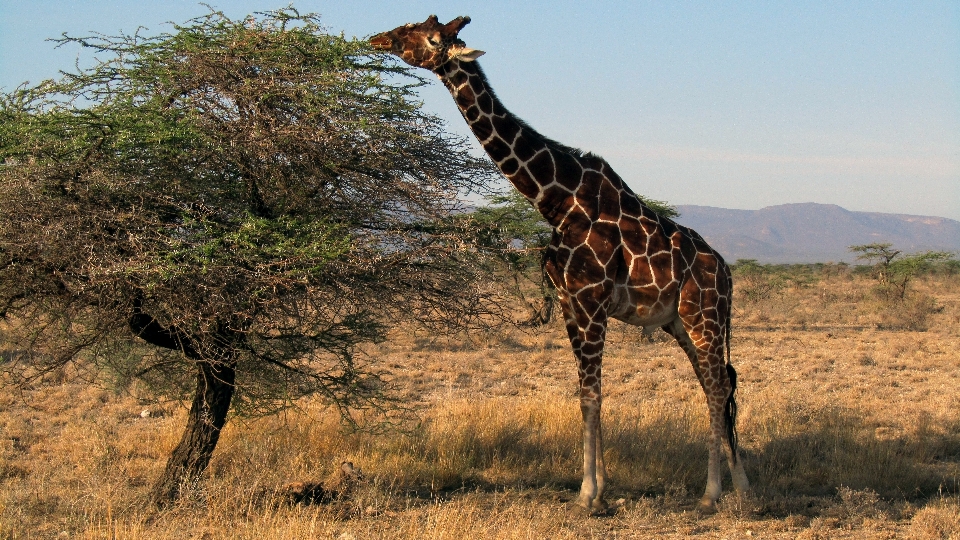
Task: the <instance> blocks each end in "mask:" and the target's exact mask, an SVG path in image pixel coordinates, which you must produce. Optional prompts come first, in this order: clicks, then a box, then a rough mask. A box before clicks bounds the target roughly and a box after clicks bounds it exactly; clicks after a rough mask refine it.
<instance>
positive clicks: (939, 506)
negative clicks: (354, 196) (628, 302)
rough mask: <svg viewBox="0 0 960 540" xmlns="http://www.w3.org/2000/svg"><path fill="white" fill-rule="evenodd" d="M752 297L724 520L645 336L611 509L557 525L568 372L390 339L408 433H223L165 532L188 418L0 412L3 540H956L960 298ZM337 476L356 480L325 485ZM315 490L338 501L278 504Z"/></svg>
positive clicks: (536, 341)
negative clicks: (703, 503) (740, 493)
mask: <svg viewBox="0 0 960 540" xmlns="http://www.w3.org/2000/svg"><path fill="white" fill-rule="evenodd" d="M751 279H752V280H751ZM751 279H743V280H741V282H740V285H739V287H740V289H739V292H740V296H739V297H738V300H737V302H736V306H737V309H736V312H735V317H734V332H733V342H732V343H733V347H732V349H733V361H734V363H735V365H736V367H737V370H738V372H739V374H740V390H739V403H740V416H739V427H740V441H741V447H742V454H743V459H744V460H745V465H746V470H747V474H748V476H749V477H750V479H751V481H752V483H753V486H754V492H753V494H752V495H751V496H749V497H746V498H743V499H740V498H738V497H737V496H735V495H733V494H732V493H730V492H729V489H730V486H729V478H727V479H726V482H727V484H726V485H725V489H727V490H728V491H727V492H726V493H725V496H724V498H722V499H721V501H720V504H719V511H718V513H716V514H714V515H700V514H698V513H697V512H696V511H695V504H696V502H697V499H698V498H699V496H700V494H701V493H702V489H703V487H704V482H705V477H706V462H707V452H706V441H705V433H706V414H705V409H706V407H705V404H704V398H703V395H702V393H701V391H700V389H699V387H698V385H697V382H696V380H695V378H694V375H693V371H692V369H691V368H690V366H689V363H688V361H687V359H686V358H685V357H684V356H683V354H682V352H681V351H680V349H679V347H677V346H676V345H675V344H674V343H673V342H671V341H670V340H669V339H668V338H667V337H666V336H665V335H663V334H662V333H660V332H658V333H655V334H653V335H652V336H644V335H643V334H642V333H641V332H640V330H639V329H636V328H632V327H627V326H624V325H620V324H619V323H615V324H613V326H612V327H611V329H610V332H609V336H608V343H609V345H608V349H607V353H606V357H605V363H604V367H605V369H604V371H605V373H604V383H605V385H604V390H605V395H606V399H605V402H604V412H603V414H604V423H605V424H604V428H605V439H606V457H607V462H608V467H609V474H610V477H611V484H612V487H611V488H610V491H609V493H608V495H609V499H610V500H611V501H615V500H618V499H624V502H623V503H622V506H620V507H619V509H618V511H617V512H616V513H615V514H614V515H612V516H610V517H599V518H598V517H584V516H583V515H582V514H581V513H579V512H577V511H575V510H574V509H573V508H572V505H573V503H572V501H573V500H574V499H575V497H576V490H577V488H578V486H579V471H580V467H581V465H580V459H581V458H580V449H579V444H580V419H579V408H578V406H577V399H576V396H575V393H574V390H575V387H576V381H575V378H576V370H575V369H574V366H573V357H572V354H571V353H570V352H569V348H568V344H567V340H566V337H565V335H564V331H563V329H562V327H561V325H560V324H559V323H557V322H554V323H551V324H550V325H549V326H547V327H545V328H541V329H537V330H520V329H513V330H510V331H508V332H503V333H497V334H488V335H474V336H470V337H461V338H458V339H433V338H432V337H431V336H430V335H427V334H422V333H416V332H409V331H408V332H404V331H397V332H395V334H394V335H393V337H392V338H391V339H390V340H388V341H387V342H385V343H383V344H382V345H380V346H378V347H376V348H372V349H371V350H369V351H368V352H369V358H370V359H371V360H375V361H376V362H377V364H378V365H380V366H381V367H382V368H383V369H385V370H387V371H388V372H389V373H390V376H391V378H392V379H393V381H394V382H395V383H396V387H397V389H398V392H399V393H400V394H401V396H402V397H403V398H404V399H405V400H406V401H407V403H408V404H409V405H411V406H415V407H416V414H417V417H418V418H419V421H416V422H408V423H407V424H405V425H403V426H402V428H401V429H396V430H386V431H383V432H380V433H373V432H351V431H349V430H347V429H345V428H344V427H343V426H341V424H340V422H339V420H338V417H337V415H336V413H335V412H334V411H331V410H325V409H323V408H322V407H320V405H319V404H314V403H304V404H303V406H302V410H289V411H286V412H284V413H282V414H278V415H275V416H271V417H267V418H262V419H257V420H242V419H234V420H232V421H231V422H230V423H229V424H228V427H227V429H226V430H225V433H224V435H223V437H222V438H221V442H220V445H219V446H218V448H217V451H216V453H215V455H214V460H213V462H212V464H211V466H210V469H209V470H208V474H207V477H206V480H205V481H204V482H202V483H201V484H199V485H198V486H195V487H194V488H193V490H192V491H191V492H190V493H189V496H188V497H186V498H185V499H184V500H183V501H182V502H181V503H179V504H178V505H177V506H175V507H173V508H170V509H167V510H163V511H159V510H155V509H153V508H152V507H150V506H149V505H148V504H147V502H146V501H147V495H148V492H149V488H150V484H151V482H152V481H153V480H154V479H155V478H157V477H158V476H159V474H160V472H161V470H162V468H163V465H164V464H165V460H166V458H167V456H168V454H169V452H170V450H171V449H172V448H173V446H174V445H175V444H176V443H177V441H178V439H179V437H180V435H181V430H182V428H183V424H184V418H185V410H184V409H183V407H181V406H180V405H179V404H176V403H154V402H147V401H141V400H138V399H137V398H136V397H134V396H135V394H131V393H129V392H120V391H117V390H111V389H109V388H98V387H93V386H90V385H88V384H86V383H84V381H83V380H82V379H81V378H79V377H77V376H76V375H75V374H72V373H64V374H63V376H62V381H61V382H60V383H58V385H55V386H53V387H49V386H48V387H37V388H33V389H26V390H24V391H23V392H19V393H18V392H15V391H12V390H9V389H7V390H4V393H3V394H0V538H68V537H69V538H103V537H111V538H203V539H217V538H254V539H257V540H267V539H272V538H340V539H350V538H357V539H359V538H537V539H543V538H574V537H588V538H589V537H614V538H660V537H667V538H671V537H672V538H687V537H702V538H747V537H752V538H899V537H904V538H960V498H958V492H960V276H957V275H932V276H926V277H924V278H922V279H920V280H918V281H917V282H916V283H914V284H913V286H912V288H911V293H910V294H909V295H908V297H907V299H906V300H905V301H894V300H890V299H884V298H883V297H882V296H881V295H878V294H877V292H876V290H875V282H874V281H872V280H871V279H870V277H869V276H865V275H864V276H861V275H856V274H851V273H850V272H849V271H847V270H845V269H843V268H837V267H830V266H825V267H816V268H812V269H808V270H807V271H805V272H801V273H799V274H796V275H794V276H793V277H792V278H790V279H786V280H784V279H780V278H771V277H770V276H766V277H763V276H761V277H756V276H754V277H753V278H751ZM142 411H148V413H149V414H144V415H141V413H142ZM342 461H352V462H353V463H354V464H356V465H357V466H359V467H360V468H361V469H362V470H363V473H364V474H363V478H362V479H361V480H360V481H359V482H357V483H350V482H339V483H338V482H337V481H336V478H335V477H334V476H331V475H332V473H333V471H335V470H337V468H338V466H339V464H340V463H341V462H342ZM327 477H330V478H329V479H327V483H326V484H325V486H326V487H327V489H328V490H330V491H329V492H328V493H330V492H335V494H337V495H339V497H332V499H333V500H328V501H324V502H321V503H319V504H291V503H289V502H284V501H283V500H282V499H283V497H281V496H280V495H278V492H277V490H278V488H280V487H282V486H284V485H286V484H288V483H291V482H297V481H310V480H324V479H325V478H327ZM280 494H281V495H282V492H281V493H280Z"/></svg>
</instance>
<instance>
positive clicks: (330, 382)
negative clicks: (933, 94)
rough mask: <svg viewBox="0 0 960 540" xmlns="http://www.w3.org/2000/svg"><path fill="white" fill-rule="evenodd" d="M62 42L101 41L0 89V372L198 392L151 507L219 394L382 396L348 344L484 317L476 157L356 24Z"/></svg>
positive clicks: (217, 425)
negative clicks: (345, 31) (473, 196)
mask: <svg viewBox="0 0 960 540" xmlns="http://www.w3.org/2000/svg"><path fill="white" fill-rule="evenodd" d="M59 41H60V43H61V45H79V46H81V47H83V48H87V49H90V50H92V51H93V52H94V53H96V54H97V56H98V57H102V58H101V59H99V60H97V61H96V62H95V65H94V66H93V67H92V68H90V69H86V70H79V71H78V72H77V73H73V74H64V75H63V76H62V78H61V79H59V80H57V81H46V82H43V83H41V84H40V85H38V86H34V87H28V86H22V87H20V88H18V89H16V90H15V91H13V92H10V93H8V94H4V95H2V96H0V162H2V165H0V200H2V201H3V211H2V212H0V315H2V317H3V321H4V325H5V333H6V334H7V335H6V338H7V340H8V341H15V342H16V343H17V346H18V347H19V348H20V349H22V350H23V351H25V353H24V355H23V356H21V357H20V358H19V359H18V360H17V361H16V362H8V363H7V364H6V365H3V366H2V367H3V369H4V371H5V372H6V373H7V379H6V380H8V381H12V382H13V383H15V384H32V383H33V382H35V381H42V380H43V379H44V377H45V376H46V375H48V374H51V373H54V372H57V371H58V370H61V369H63V368H64V366H66V365H68V364H72V365H74V366H77V367H78V368H80V369H88V370H90V371H91V373H93V374H94V375H106V376H110V377H113V378H120V379H121V380H137V381H140V383H141V384H142V385H143V386H144V387H145V388H147V389H148V390H152V391H154V392H156V393H157V394H159V395H161V396H164V397H173V398H185V399H186V400H188V401H190V400H191V397H190V396H191V394H192V403H191V406H190V410H189V414H188V421H187V426H186V428H185V430H184V434H183V438H182V440H181V441H180V443H179V444H178V445H177V447H176V449H175V450H174V451H173V454H172V455H171V457H170V459H169V462H168V464H167V467H166V470H165V472H164V473H163V475H162V476H161V478H160V479H159V480H158V481H157V483H156V485H155V488H154V491H153V497H154V499H155V500H156V501H157V502H158V503H160V504H165V503H167V502H169V501H171V500H173V499H175V498H176V497H178V496H179V494H180V493H181V491H182V489H183V488H184V486H187V485H189V484H191V483H193V482H196V481H197V480H198V479H199V478H200V476H201V474H202V473H203V471H204V469H205V468H206V466H207V464H208V462H209V460H210V457H211V454H212V452H213V450H214V448H215V446H216V443H217V439H218V437H219V433H220V430H221V428H222V427H223V426H224V423H225V422H226V421H227V417H228V412H229V411H231V410H232V411H235V412H237V413H247V414H257V413H264V412H268V411H271V410H275V409H276V408H277V407H283V406H286V405H289V404H291V403H292V402H293V401H294V400H296V399H298V398H300V397H303V396H307V395H319V396H321V397H323V398H325V399H326V401H327V402H328V403H330V404H332V405H333V406H335V407H336V408H338V409H339V411H340V412H341V413H342V414H343V415H344V417H345V418H346V419H347V420H348V421H356V420H357V419H358V416H357V414H358V411H360V412H363V411H368V410H384V409H389V407H388V405H389V403H388V402H385V401H384V400H385V399H386V398H387V396H386V395H385V393H384V391H383V381H382V380H381V379H380V378H379V377H378V375H377V372H376V369H375V366H370V365H369V363H368V362H364V361H362V359H361V357H358V355H357V346H358V345H359V344H362V343H366V342H372V341H377V340H381V339H383V337H384V332H385V331H386V329H387V328H388V327H389V325H391V324H393V323H395V322H397V321H410V320H413V321H417V322H419V323H421V324H424V325H428V326H430V327H432V328H434V329H436V330H437V331H451V330H458V329H462V328H464V327H468V326H470V325H472V324H477V323H480V322H482V319H483V318H484V317H486V316H489V315H492V314H495V305H494V304H493V303H492V302H491V301H492V300H493V299H494V298H493V297H492V292H490V291H489V290H488V288H485V287H484V286H483V285H482V284H481V283H482V282H481V280H480V279H479V278H480V277H481V274H480V272H481V271H482V270H481V269H482V268H483V265H481V264H477V261H476V260H475V259H476V258H477V257H478V256H480V254H481V253H480V251H478V250H476V249H467V248H468V246H469V242H468V240H469V239H470V238H471V237H472V236H471V235H472V233H471V232H470V231H469V230H468V228H466V227H464V222H463V220H458V219H454V218H453V217H452V216H453V215H455V214H457V213H461V212H462V210H461V209H459V202H458V201H459V200H460V199H459V195H461V194H463V193H464V192H465V191H468V190H471V189H478V188H480V187H481V186H483V185H484V183H485V182H487V181H488V180H490V179H492V178H493V169H492V167H490V165H489V164H488V162H486V161H482V160H478V159H475V158H473V157H471V155H470V154H469V153H468V146H467V145H466V143H465V142H464V141H463V140H462V139H459V138H456V137H453V136H451V135H449V134H448V133H447V132H445V131H444V128H443V125H442V123H441V121H440V120H439V119H437V118H436V117H434V116H431V115H428V114H426V113H424V112H423V111H421V110H420V108H419V103H418V102H417V101H416V99H415V94H414V89H415V87H416V86H417V85H418V84H420V83H421V81H420V80H419V79H417V78H415V77H414V76H412V75H411V74H409V73H408V72H407V71H406V70H405V69H401V68H399V67H397V66H396V65H395V64H393V63H392V61H390V60H387V59H385V58H384V57H383V56H380V55H378V54H374V53H372V51H371V50H370V49H369V48H368V45H367V43H366V42H365V41H360V40H348V39H344V38H343V37H342V36H335V35H330V34H329V33H327V32H326V31H325V30H324V29H323V28H322V27H321V26H320V24H319V21H318V19H317V18H316V17H315V16H313V15H300V14H299V13H297V12H296V11H295V10H293V9H286V10H281V11H275V12H269V13H262V14H258V15H257V16H256V17H251V18H248V19H245V20H243V21H234V20H230V19H228V18H227V17H225V16H224V15H223V14H221V13H219V12H212V13H210V14H208V15H206V16H204V17H200V18H197V19H193V20H190V21H188V22H187V23H184V24H183V25H176V26H174V27H173V31H172V32H169V33H163V34H159V35H156V36H152V37H145V36H142V35H120V36H116V37H109V36H102V35H98V36H94V37H90V38H75V37H66V36H65V37H64V38H63V39H61V40H59Z"/></svg>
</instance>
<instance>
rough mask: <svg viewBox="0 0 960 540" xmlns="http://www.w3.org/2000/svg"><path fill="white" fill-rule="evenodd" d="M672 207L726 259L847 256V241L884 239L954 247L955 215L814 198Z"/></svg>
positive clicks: (914, 247) (905, 246)
mask: <svg viewBox="0 0 960 540" xmlns="http://www.w3.org/2000/svg"><path fill="white" fill-rule="evenodd" d="M677 209H678V210H679V211H680V218H678V219H677V221H678V222H679V223H681V224H683V225H686V226H688V227H692V228H693V229H694V230H696V231H697V232H699V233H700V234H701V235H703V237H704V238H706V240H707V241H708V242H710V245H712V246H713V247H714V249H716V250H717V251H719V252H720V253H721V254H722V255H723V256H724V258H726V259H727V260H728V261H730V262H733V261H736V260H737V259H757V260H758V261H760V262H764V263H800V262H829V261H834V262H839V261H846V262H853V260H854V258H855V257H853V256H852V254H851V253H850V252H849V250H848V247H849V246H851V245H854V244H869V243H874V242H890V243H892V244H893V245H894V247H896V248H897V249H901V250H903V251H905V252H907V253H912V252H917V251H924V250H943V251H960V221H955V220H952V219H947V218H941V217H933V216H912V215H906V214H882V213H879V212H851V211H850V210H846V209H844V208H841V207H839V206H836V205H833V204H817V203H799V204H782V205H778V206H768V207H766V208H761V209H759V210H730V209H726V208H714V207H712V206H696V205H681V206H678V207H677Z"/></svg>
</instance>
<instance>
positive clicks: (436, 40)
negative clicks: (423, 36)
mask: <svg viewBox="0 0 960 540" xmlns="http://www.w3.org/2000/svg"><path fill="white" fill-rule="evenodd" d="M427 42H428V43H430V44H431V45H433V46H434V47H439V46H440V38H439V37H437V36H430V37H428V38H427Z"/></svg>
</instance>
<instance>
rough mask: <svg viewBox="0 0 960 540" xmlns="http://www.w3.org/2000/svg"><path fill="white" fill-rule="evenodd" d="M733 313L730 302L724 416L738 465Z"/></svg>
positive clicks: (734, 457)
mask: <svg viewBox="0 0 960 540" xmlns="http://www.w3.org/2000/svg"><path fill="white" fill-rule="evenodd" d="M732 311H733V306H731V305H730V302H728V303H727V327H726V329H725V332H724V333H725V334H726V339H725V340H724V341H726V346H727V347H726V348H727V365H726V367H727V378H728V379H730V397H728V398H727V405H726V407H724V410H723V415H724V419H725V420H726V424H727V440H728V441H729V442H730V453H731V455H732V456H733V462H734V463H736V462H737V459H739V458H738V452H737V398H736V396H737V370H735V369H733V364H732V363H730V327H731V326H732V325H733V321H732V320H731V315H732Z"/></svg>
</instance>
